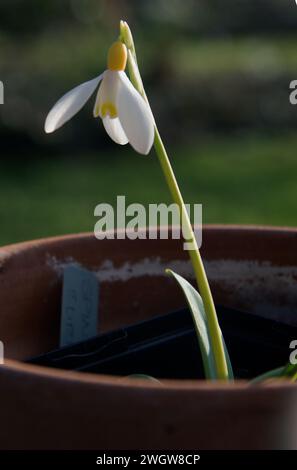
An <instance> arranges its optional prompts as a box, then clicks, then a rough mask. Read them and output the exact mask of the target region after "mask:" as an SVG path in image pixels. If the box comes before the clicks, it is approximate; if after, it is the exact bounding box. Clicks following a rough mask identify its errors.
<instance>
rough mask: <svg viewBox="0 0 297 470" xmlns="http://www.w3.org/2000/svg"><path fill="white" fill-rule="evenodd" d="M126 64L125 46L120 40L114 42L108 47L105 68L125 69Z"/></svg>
mask: <svg viewBox="0 0 297 470" xmlns="http://www.w3.org/2000/svg"><path fill="white" fill-rule="evenodd" d="M126 64H127V47H126V46H125V44H123V43H122V42H121V41H117V42H114V43H113V44H112V46H111V47H110V48H109V51H108V56H107V68H108V69H109V70H113V71H120V70H125V68H126Z"/></svg>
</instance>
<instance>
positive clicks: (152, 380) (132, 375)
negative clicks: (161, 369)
mask: <svg viewBox="0 0 297 470" xmlns="http://www.w3.org/2000/svg"><path fill="white" fill-rule="evenodd" d="M126 378H127V379H144V380H150V381H151V382H156V383H158V384H160V383H161V382H160V380H158V379H155V377H152V376H151V375H146V374H130V375H127V377H126Z"/></svg>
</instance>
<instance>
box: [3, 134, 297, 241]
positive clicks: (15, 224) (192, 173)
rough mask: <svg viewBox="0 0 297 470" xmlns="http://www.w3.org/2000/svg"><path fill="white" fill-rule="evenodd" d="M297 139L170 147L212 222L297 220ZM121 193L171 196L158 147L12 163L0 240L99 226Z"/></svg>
mask: <svg viewBox="0 0 297 470" xmlns="http://www.w3.org/2000/svg"><path fill="white" fill-rule="evenodd" d="M110 145H111V148H112V145H113V144H110ZM296 147H297V136H296V135H284V136H273V137H268V136H266V137H264V136H257V135H249V136H244V135H243V136H237V137H233V138H232V139H231V138H223V137H221V138H219V137H216V138H215V139H214V138H208V139H203V140H202V141H201V142H200V144H199V146H197V147H195V148H194V147H191V146H189V147H188V148H185V149H171V151H170V154H171V159H172V163H173V165H174V168H175V171H176V174H177V176H178V178H179V181H180V185H181V188H182V191H183V193H184V196H185V199H186V202H191V203H194V202H195V203H202V204H203V222H204V223H237V224H240V223H248V224H254V223H255V224H275V225H292V226H294V225H296V221H297V176H296V175H297V171H296V170H297V159H296V150H295V149H296ZM23 158H25V157H23ZM17 162H18V163H17ZM116 195H125V196H126V200H127V204H128V203H131V202H141V203H144V204H148V203H153V202H169V201H170V198H169V195H168V193H167V190H166V188H165V184H164V181H163V178H162V175H161V173H160V169H159V166H158V162H157V159H156V157H155V155H154V153H152V155H151V156H150V157H140V156H138V155H136V154H135V153H134V152H133V151H132V150H131V149H130V148H129V147H125V148H123V149H119V147H116V146H114V153H113V151H112V150H111V152H110V154H104V155H100V154H90V155H81V156H75V158H74V157H73V158H72V157H70V156H65V157H63V158H61V157H58V156H57V157H55V158H53V157H51V158H45V157H42V158H40V159H39V160H35V161H34V160H30V161H28V162H26V161H24V160H20V159H19V160H17V161H16V162H14V163H12V164H9V163H7V164H5V165H4V166H2V167H1V173H0V201H1V202H0V220H1V231H0V232H1V233H0V243H1V244H2V245H3V244H8V243H13V242H17V241H22V240H27V239H33V238H39V237H44V236H52V235H59V234H64V233H73V232H81V231H92V230H93V227H94V224H95V222H96V218H95V217H94V215H93V213H94V208H95V206H96V205H97V204H99V203H101V202H109V203H111V204H115V201H116Z"/></svg>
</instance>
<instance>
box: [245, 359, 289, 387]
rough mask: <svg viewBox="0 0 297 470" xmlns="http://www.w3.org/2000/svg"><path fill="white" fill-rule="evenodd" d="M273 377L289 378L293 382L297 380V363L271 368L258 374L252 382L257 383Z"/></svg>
mask: <svg viewBox="0 0 297 470" xmlns="http://www.w3.org/2000/svg"><path fill="white" fill-rule="evenodd" d="M271 379H288V380H291V382H296V381H297V365H296V364H295V365H293V364H290V363H289V364H287V365H285V366H283V367H278V368H277V369H273V370H269V371H268V372H265V373H264V374H261V375H258V377H255V378H254V379H253V380H251V382H250V383H251V384H253V385H254V384H257V383H260V382H264V381H265V380H271Z"/></svg>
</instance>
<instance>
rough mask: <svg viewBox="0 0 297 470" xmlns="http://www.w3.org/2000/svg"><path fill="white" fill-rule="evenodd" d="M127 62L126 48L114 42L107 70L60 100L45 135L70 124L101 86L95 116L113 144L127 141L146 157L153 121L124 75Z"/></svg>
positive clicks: (48, 117) (143, 101)
mask: <svg viewBox="0 0 297 470" xmlns="http://www.w3.org/2000/svg"><path fill="white" fill-rule="evenodd" d="M126 63H127V48H126V46H125V44H123V43H122V42H120V41H117V42H115V43H114V44H113V45H112V46H111V47H110V49H109V52H108V60H107V70H106V71H105V72H103V74H101V75H99V76H98V77H96V78H94V79H93V80H90V81H88V82H85V83H82V84H81V85H78V86H77V87H76V88H74V89H73V90H71V91H69V92H68V93H66V95H64V96H63V97H62V98H60V100H59V101H58V102H57V103H56V104H55V105H54V107H53V108H52V109H51V111H50V112H49V114H48V116H47V118H46V121H45V127H44V129H45V132H46V133H51V132H54V131H55V130H57V129H59V127H61V126H63V124H65V122H67V121H69V119H71V118H72V117H73V116H74V115H75V114H77V113H78V111H80V109H81V108H82V107H83V106H84V105H85V103H86V102H87V101H88V100H89V98H90V97H91V96H92V94H93V93H94V91H95V90H96V88H97V87H98V85H99V84H100V86H99V89H98V93H97V98H96V102H95V106H94V117H95V118H97V117H100V118H101V119H102V121H103V125H104V127H105V130H106V132H107V133H108V135H109V136H110V137H111V138H112V140H114V142H116V143H117V144H120V145H125V144H127V143H128V142H129V143H130V144H131V146H132V147H133V148H134V149H135V150H136V151H137V152H139V153H141V154H144V155H147V154H148V153H149V151H150V150H151V147H152V145H153V141H154V133H155V131H154V119H153V116H152V112H151V110H150V107H149V105H148V104H147V102H146V101H145V100H144V98H143V97H142V96H141V95H140V93H139V92H138V91H137V90H136V89H135V88H134V86H133V85H132V83H131V82H130V80H129V79H128V77H127V75H126V73H125V72H124V70H125V68H126Z"/></svg>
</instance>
